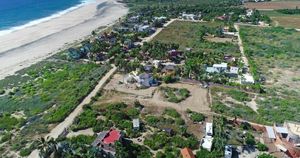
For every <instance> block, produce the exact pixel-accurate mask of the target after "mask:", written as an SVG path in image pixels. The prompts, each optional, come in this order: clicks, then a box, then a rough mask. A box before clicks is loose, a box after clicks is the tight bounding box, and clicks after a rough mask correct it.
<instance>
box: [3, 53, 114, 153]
mask: <svg viewBox="0 0 300 158" xmlns="http://www.w3.org/2000/svg"><path fill="white" fill-rule="evenodd" d="M109 68H110V66H101V65H97V64H94V63H84V62H80V61H77V62H72V61H63V60H54V58H51V59H49V60H47V61H45V62H43V63H39V64H37V65H33V66H31V67H29V68H27V69H26V70H23V71H21V72H19V73H18V74H17V75H14V76H10V77H7V78H6V79H4V80H1V81H0V85H1V87H2V88H3V89H4V91H5V93H4V95H2V96H0V109H1V112H3V113H6V114H7V115H5V117H3V116H0V118H1V120H7V121H5V122H2V121H1V122H0V128H1V129H4V130H10V131H11V130H12V131H13V130H18V132H14V133H13V134H14V137H12V139H9V140H7V142H6V144H5V145H4V146H2V148H5V149H8V150H10V151H18V150H20V149H22V148H23V147H25V146H29V145H30V144H32V143H33V142H34V140H35V139H37V138H38V137H41V136H43V135H44V134H45V133H48V132H49V130H50V129H52V128H53V125H54V124H52V123H57V122H60V121H62V120H64V118H65V117H67V116H68V114H69V113H70V112H71V111H72V110H73V109H74V108H75V107H76V106H77V105H78V104H79V103H80V102H81V100H82V99H83V98H84V97H85V96H86V95H87V94H88V93H89V92H90V91H91V90H92V88H93V87H94V86H95V85H96V83H97V81H98V79H99V78H101V77H102V76H103V75H104V74H105V73H106V72H107V70H108V69H109ZM10 114H12V115H10ZM16 114H18V115H16ZM17 116H18V117H21V118H18V119H13V118H17ZM9 118H10V119H9ZM24 118H26V119H24ZM25 123H26V124H25ZM12 127H13V129H11V128H12ZM4 154H5V155H6V154H7V153H4Z"/></svg>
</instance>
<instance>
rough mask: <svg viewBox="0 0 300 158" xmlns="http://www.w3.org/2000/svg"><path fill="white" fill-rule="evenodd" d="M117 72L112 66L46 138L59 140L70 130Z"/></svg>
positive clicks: (33, 155)
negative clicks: (84, 107) (76, 119)
mask: <svg viewBox="0 0 300 158" xmlns="http://www.w3.org/2000/svg"><path fill="white" fill-rule="evenodd" d="M116 71H117V67H116V66H115V65H112V69H111V70H110V71H109V72H107V73H106V74H105V76H103V77H102V78H101V79H100V81H99V82H98V84H97V85H96V87H95V88H94V89H93V90H92V91H91V92H90V93H89V94H88V95H87V96H86V97H85V98H84V99H83V100H82V102H81V103H80V104H79V105H78V106H77V107H76V108H75V109H74V110H73V112H72V113H71V114H70V115H69V116H68V117H66V118H65V120H64V121H63V122H61V123H59V124H58V125H57V126H55V127H54V128H53V129H52V130H51V131H50V133H49V134H47V135H46V137H45V138H48V137H49V138H54V139H56V138H58V137H59V136H60V135H61V134H63V133H64V132H65V130H66V129H68V128H69V127H70V126H71V125H72V123H73V121H74V119H75V118H76V117H77V116H78V115H80V114H81V113H82V112H83V106H84V105H86V104H89V103H91V101H92V98H93V97H95V96H96V95H97V93H98V92H99V91H100V90H101V89H102V88H103V87H104V86H105V84H106V83H107V81H108V80H109V79H110V78H111V77H112V76H113V75H114V74H115V72H116ZM38 157H39V152H38V150H34V151H33V152H32V153H31V154H30V155H29V156H28V158H38Z"/></svg>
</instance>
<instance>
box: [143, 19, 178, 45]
mask: <svg viewBox="0 0 300 158" xmlns="http://www.w3.org/2000/svg"><path fill="white" fill-rule="evenodd" d="M175 20H176V19H171V20H170V21H168V22H167V23H165V24H164V27H167V26H168V25H170V24H171V23H172V22H174V21H175ZM162 30H163V28H158V29H157V30H156V31H155V33H154V34H152V35H151V36H149V37H145V38H144V39H143V40H142V42H141V43H144V42H149V41H151V40H152V39H153V38H154V37H155V36H156V35H158V34H159V33H160V32H161V31H162Z"/></svg>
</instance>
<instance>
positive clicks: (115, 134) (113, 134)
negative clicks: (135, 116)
mask: <svg viewBox="0 0 300 158" xmlns="http://www.w3.org/2000/svg"><path fill="white" fill-rule="evenodd" d="M120 137H121V134H120V132H119V131H117V130H111V131H109V133H108V134H107V135H106V137H105V138H104V139H103V143H105V144H110V143H115V142H116V141H117V140H119V139H120Z"/></svg>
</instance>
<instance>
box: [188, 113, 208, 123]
mask: <svg viewBox="0 0 300 158" xmlns="http://www.w3.org/2000/svg"><path fill="white" fill-rule="evenodd" d="M190 118H191V120H192V121H193V122H202V121H204V119H205V116H204V115H203V114H201V113H197V112H192V113H191V114H190Z"/></svg>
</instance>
